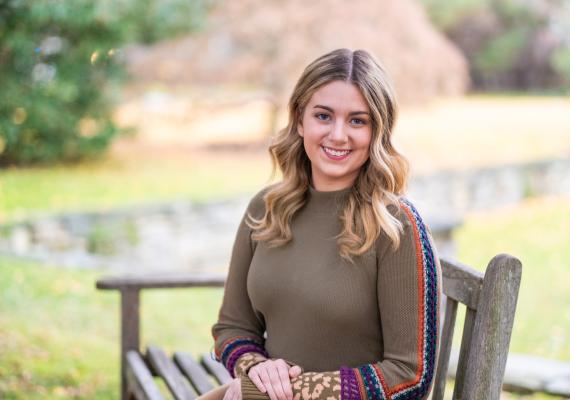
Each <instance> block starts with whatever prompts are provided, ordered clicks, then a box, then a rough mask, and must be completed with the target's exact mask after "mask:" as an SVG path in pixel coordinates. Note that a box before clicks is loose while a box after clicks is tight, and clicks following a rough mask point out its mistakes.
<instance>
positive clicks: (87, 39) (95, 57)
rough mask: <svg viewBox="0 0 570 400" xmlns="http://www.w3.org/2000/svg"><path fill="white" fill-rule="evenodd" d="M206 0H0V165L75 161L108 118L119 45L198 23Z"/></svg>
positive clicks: (91, 146) (90, 152)
mask: <svg viewBox="0 0 570 400" xmlns="http://www.w3.org/2000/svg"><path fill="white" fill-rule="evenodd" d="M212 3H213V2H212V1H209V0H193V1H187V0H165V1H158V0H122V1H111V0H103V1H90V0H60V1H54V0H33V1H32V0H5V1H0V87H2V90H1V91H0V166H1V165H4V166H5V165H25V164H39V163H42V164H46V163H54V162H56V161H79V160H81V159H85V158H89V157H94V156H97V155H99V154H101V153H102V152H103V151H104V150H105V149H106V148H107V147H108V145H109V144H110V142H111V141H112V139H113V138H115V137H117V135H119V134H121V133H124V132H125V131H124V130H120V129H119V128H118V127H117V126H116V125H115V123H114V122H113V121H112V120H111V114H110V110H111V106H112V103H113V102H112V99H113V97H114V96H116V92H114V91H113V88H116V86H117V85H118V84H119V83H120V82H122V81H123V80H124V79H125V78H126V74H125V70H124V65H123V62H122V52H121V50H120V46H122V45H124V44H125V43H130V42H145V43H150V42H153V41H156V40H159V39H163V38H166V37H170V36H172V35H175V34H177V33H180V32H187V31H191V30H193V29H198V28H200V26H201V24H202V21H203V20H204V18H203V16H204V14H205V13H206V11H207V9H208V7H209V6H210V5H211V4H212Z"/></svg>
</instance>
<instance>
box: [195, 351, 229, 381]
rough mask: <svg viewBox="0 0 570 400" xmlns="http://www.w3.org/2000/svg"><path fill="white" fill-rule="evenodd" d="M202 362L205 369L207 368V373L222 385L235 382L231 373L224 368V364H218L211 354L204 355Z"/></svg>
mask: <svg viewBox="0 0 570 400" xmlns="http://www.w3.org/2000/svg"><path fill="white" fill-rule="evenodd" d="M201 361H202V365H203V366H204V368H206V371H208V372H209V373H210V374H212V375H213V376H214V378H216V379H217V380H218V382H220V384H222V385H225V384H226V383H228V382H231V381H232V380H233V378H232V377H231V375H230V373H229V372H228V371H227V370H226V367H224V366H223V364H221V363H219V362H217V361H216V360H215V359H214V358H213V357H212V354H211V353H203V354H202V360H201Z"/></svg>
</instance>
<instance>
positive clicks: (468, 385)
mask: <svg viewBox="0 0 570 400" xmlns="http://www.w3.org/2000/svg"><path fill="white" fill-rule="evenodd" d="M521 273H522V266H521V262H520V261H519V260H518V259H516V258H514V257H511V256H509V255H507V254H499V255H497V256H495V257H493V259H492V260H491V261H490V262H489V265H488V266H487V270H486V272H485V279H484V282H483V290H482V293H481V297H480V302H479V307H478V309H477V318H476V320H475V326H474V328H473V337H472V349H471V351H470V354H469V359H468V362H467V365H466V371H467V372H466V375H465V389H464V391H463V396H462V398H463V399H465V400H477V399H490V400H492V399H499V397H500V392H501V386H502V380H503V375H504V373H505V364H506V362H507V354H508V350H509V343H510V340H511V332H512V328H513V322H514V316H515V310H516V304H517V298H518V291H519V286H520V281H521Z"/></svg>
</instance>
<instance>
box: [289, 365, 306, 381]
mask: <svg viewBox="0 0 570 400" xmlns="http://www.w3.org/2000/svg"><path fill="white" fill-rule="evenodd" d="M302 371H303V370H302V369H301V367H299V366H298V365H294V366H292V367H291V368H290V369H289V376H290V377H291V378H295V377H296V376H298V375H301V372H302Z"/></svg>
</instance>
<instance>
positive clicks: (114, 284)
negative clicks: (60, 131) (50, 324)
mask: <svg viewBox="0 0 570 400" xmlns="http://www.w3.org/2000/svg"><path fill="white" fill-rule="evenodd" d="M441 265H442V273H443V292H444V294H445V296H446V299H444V300H445V301H444V305H443V307H442V310H441V311H442V316H443V327H442V336H441V346H440V351H439V362H438V366H437V370H436V375H435V383H434V388H433V391H432V397H431V398H432V399H433V400H440V399H443V394H444V390H445V385H446V376H447V372H448V371H447V370H448V365H449V357H450V353H451V344H452V338H453V331H454V327H455V320H456V316H457V308H458V304H459V303H461V304H463V305H465V306H466V312H465V320H464V322H463V335H462V338H461V344H460V349H459V361H458V366H457V371H456V373H455V384H454V388H453V399H462V400H482V399H484V400H494V399H499V396H500V391H501V386H502V379H503V375H504V372H505V364H506V360H507V353H508V349H509V342H510V338H511V331H512V327H513V320H514V314H515V308H516V303H517V297H518V291H519V285H520V279H521V271H522V266H521V263H520V261H519V260H518V259H516V258H514V257H512V256H510V255H508V254H499V255H497V256H495V257H493V259H492V260H491V261H490V262H489V265H488V266H487V269H486V271H485V275H483V274H482V273H480V272H478V271H476V270H475V269H473V268H471V267H469V266H466V265H463V264H461V263H460V262H457V261H454V260H451V259H447V258H445V257H442V258H441ZM224 278H225V277H223V276H211V277H196V276H186V277H183V276H181V277H177V278H160V277H111V278H103V279H100V280H98V281H97V288H98V289H103V290H118V291H119V292H120V294H121V398H122V399H123V400H125V399H132V398H135V399H152V400H155V399H163V396H162V394H161V392H160V391H159V388H158V385H157V384H156V383H155V380H154V379H155V377H159V378H160V379H162V380H163V381H164V383H165V385H166V387H168V389H169V390H170V392H171V393H172V396H173V397H174V398H175V399H193V398H195V397H197V395H199V394H202V393H204V392H207V391H209V390H210V389H212V388H213V387H214V385H213V384H212V382H216V384H224V383H226V382H229V381H230V380H231V377H230V375H229V374H228V372H227V371H226V370H225V368H224V366H223V365H222V364H220V363H218V362H217V361H215V360H214V358H213V356H212V355H211V354H210V353H204V354H202V355H201V358H200V360H199V361H198V360H195V359H194V358H193V357H192V356H191V355H190V354H188V353H184V352H175V353H174V354H173V356H172V358H170V357H169V356H168V355H167V354H166V353H165V352H164V351H163V350H161V349H160V348H158V347H155V346H149V347H148V348H147V349H146V352H144V353H143V352H142V351H141V348H140V341H139V337H140V336H139V325H140V323H139V304H140V303H139V300H140V292H141V290H143V289H163V288H191V287H223V286H224ZM212 378H213V379H212Z"/></svg>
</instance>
